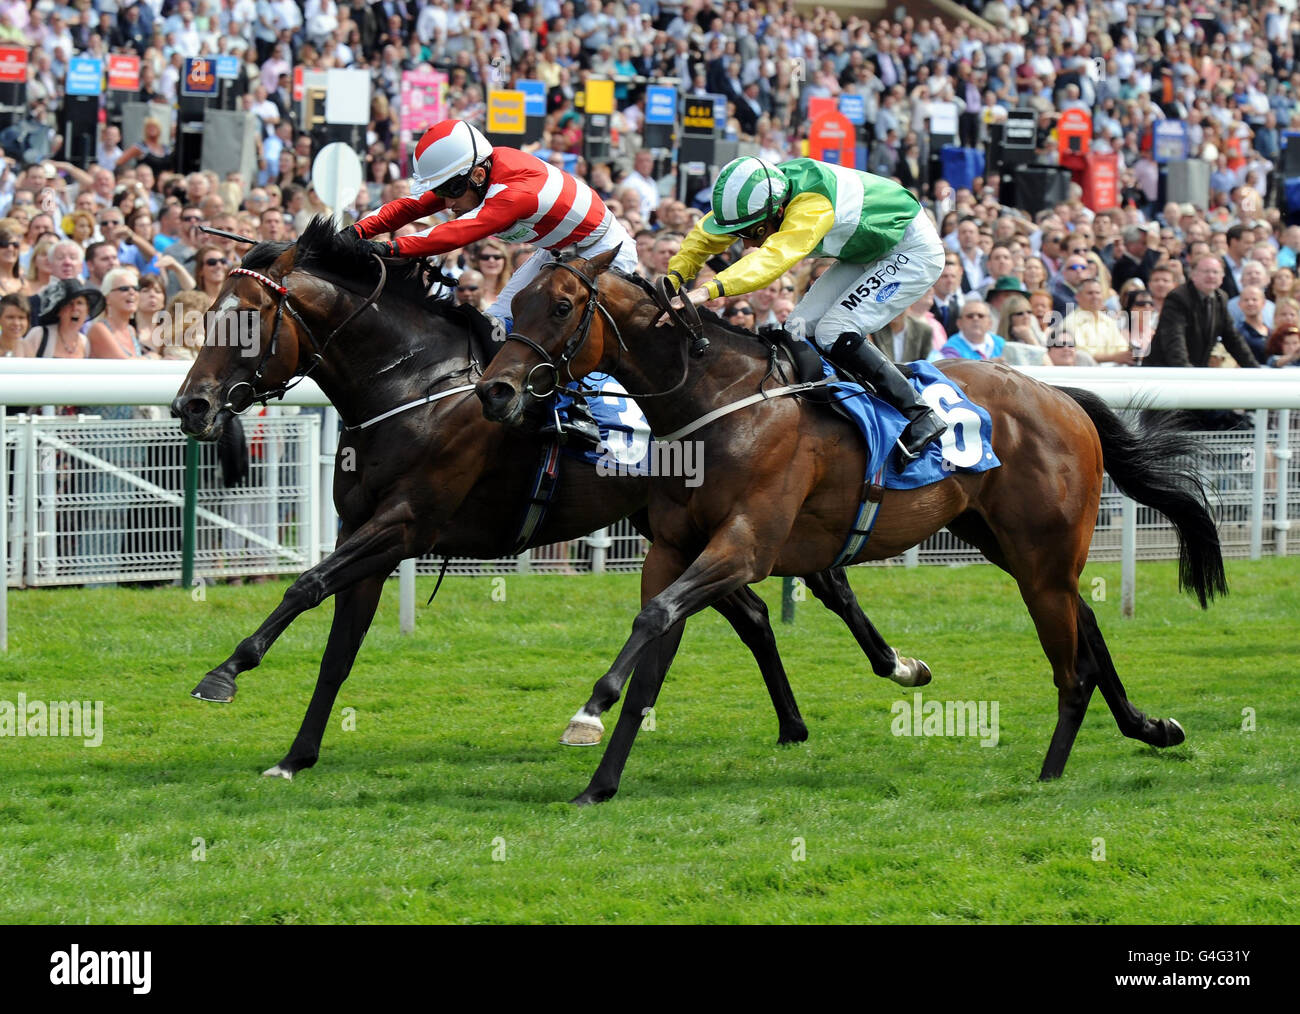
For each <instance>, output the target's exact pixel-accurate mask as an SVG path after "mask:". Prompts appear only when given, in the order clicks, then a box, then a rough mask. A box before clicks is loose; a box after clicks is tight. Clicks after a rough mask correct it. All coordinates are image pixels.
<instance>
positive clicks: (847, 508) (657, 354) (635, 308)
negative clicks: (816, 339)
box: [477, 254, 1227, 804]
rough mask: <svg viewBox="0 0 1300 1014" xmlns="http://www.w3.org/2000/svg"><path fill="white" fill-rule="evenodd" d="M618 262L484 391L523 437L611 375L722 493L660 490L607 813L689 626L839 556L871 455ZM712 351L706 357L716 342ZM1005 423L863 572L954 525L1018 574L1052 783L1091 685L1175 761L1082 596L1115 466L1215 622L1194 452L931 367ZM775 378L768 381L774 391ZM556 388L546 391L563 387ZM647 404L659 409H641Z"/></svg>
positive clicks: (884, 506)
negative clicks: (1044, 712) (987, 457)
mask: <svg viewBox="0 0 1300 1014" xmlns="http://www.w3.org/2000/svg"><path fill="white" fill-rule="evenodd" d="M612 260H613V257H612V255H609V256H607V255H603V254H602V255H600V256H597V257H593V258H591V259H590V260H582V259H580V258H574V259H570V260H567V261H563V262H560V261H556V262H553V263H551V264H548V265H546V268H548V269H550V270H543V271H542V272H540V273H539V275H538V276H537V278H536V279H535V280H534V281H533V282H532V283H530V284H529V285H528V286H527V287H526V288H524V289H523V290H522V291H520V293H519V294H518V295H517V296H516V297H515V300H514V327H515V332H514V333H513V334H512V335H510V336H509V337H508V339H507V346H506V348H505V349H503V350H502V351H501V352H500V353H498V355H497V356H496V357H495V358H494V359H493V361H492V363H491V365H490V366H489V367H488V369H487V370H486V371H485V372H484V375H483V377H482V379H481V380H480V381H479V382H478V385H477V390H478V395H479V398H480V400H481V401H482V403H483V409H484V412H485V414H486V415H487V417H488V418H489V419H493V420H497V421H502V422H505V423H507V424H509V425H513V426H516V427H521V426H524V425H526V420H527V417H526V414H525V409H526V407H527V405H528V404H529V403H530V402H531V401H532V400H534V399H535V398H538V397H544V396H545V394H546V388H547V387H548V386H550V383H553V382H555V378H560V377H565V378H568V377H572V378H580V377H583V376H585V375H587V374H588V373H591V372H593V371H597V370H598V371H601V372H604V373H609V374H611V375H613V376H614V377H615V378H616V379H618V380H619V381H620V383H621V384H622V385H623V388H624V389H625V390H626V391H628V393H629V395H630V396H631V397H633V398H639V401H638V403H639V404H640V405H641V406H642V408H643V410H644V411H645V414H646V418H647V420H648V421H649V423H650V428H651V431H652V432H654V433H655V434H677V433H678V432H679V431H683V430H688V429H689V428H690V427H691V426H692V425H697V426H699V427H700V428H699V429H698V430H696V434H697V438H698V439H702V441H703V444H704V448H703V454H704V460H705V462H706V463H707V476H708V478H707V480H706V481H705V482H703V483H701V484H697V485H696V486H694V487H691V486H688V485H687V484H685V482H684V481H683V480H682V479H681V478H673V477H671V476H659V477H657V478H656V479H655V482H654V485H653V487H652V490H651V494H650V503H649V510H650V524H651V525H652V526H653V528H654V531H655V534H656V539H655V542H654V544H653V546H652V547H651V548H650V551H649V554H648V555H647V557H646V560H645V565H644V567H643V570H642V580H641V598H642V603H643V609H642V611H641V612H640V614H638V616H637V617H636V620H635V621H634V622H633V624H632V633H631V636H630V637H629V638H628V639H627V641H626V643H625V644H624V645H623V648H622V650H621V651H620V652H619V654H618V656H617V658H616V659H615V660H614V663H613V664H612V666H611V667H610V669H609V671H608V672H607V673H606V674H605V675H604V676H603V677H601V679H600V680H599V681H597V683H596V689H595V692H594V693H593V695H592V699H593V700H594V701H597V702H598V703H600V704H602V705H605V706H608V705H610V704H612V703H613V702H614V701H615V700H617V698H618V696H619V694H620V693H621V691H622V689H623V686H624V684H625V683H626V682H627V680H628V679H629V678H630V677H631V675H632V670H633V666H634V664H635V663H638V662H641V661H644V660H645V659H646V658H647V657H649V655H648V654H647V653H653V654H654V655H655V663H656V664H655V665H654V666H653V667H651V666H649V665H638V666H637V668H636V678H635V679H634V680H633V683H632V687H631V689H630V690H629V694H628V699H627V701H626V702H625V703H624V706H623V709H622V712H621V713H620V716H619V719H618V724H617V726H616V728H615V731H614V735H613V736H612V737H611V739H610V741H609V744H608V746H607V747H606V750H605V753H604V755H603V757H602V759H601V762H600V765H599V767H598V768H597V770H596V772H595V774H594V776H593V777H592V779H591V782H590V784H589V785H588V786H587V788H586V790H585V791H584V792H582V793H581V794H580V795H579V796H577V797H576V798H575V799H574V800H573V802H575V803H580V804H582V803H593V802H600V801H603V800H606V799H609V798H610V797H611V796H613V795H614V793H615V792H616V791H617V790H618V784H619V779H620V777H621V775H622V771H623V767H624V765H625V764H626V762H627V758H628V754H629V753H630V751H631V748H632V743H633V740H634V739H635V737H636V732H637V726H638V723H639V721H640V719H639V716H640V715H641V714H642V712H643V709H645V708H648V707H652V706H653V705H654V703H655V701H656V699H657V697H658V694H659V691H660V687H661V686H662V683H663V679H664V674H665V667H664V665H663V663H664V662H667V661H671V652H670V651H662V650H660V651H658V652H655V648H656V646H657V645H662V644H663V643H664V639H666V640H667V642H668V643H669V644H670V645H671V644H673V643H676V639H678V638H680V631H681V627H682V625H683V624H684V623H685V621H686V618H687V617H689V616H690V615H692V614H693V613H695V612H697V611H698V610H700V609H701V608H703V607H704V606H706V605H708V604H709V603H711V602H713V601H715V600H716V599H717V598H718V597H719V596H722V595H727V594H730V593H732V592H734V591H735V590H736V589H738V588H741V587H744V586H745V585H746V584H749V583H752V582H754V581H759V580H762V579H763V578H765V577H767V576H768V575H770V574H794V573H799V572H801V571H804V570H808V569H810V568H818V567H826V566H829V565H830V564H831V562H832V561H833V560H835V559H836V557H837V554H838V552H839V551H840V549H841V547H842V546H843V545H844V544H845V539H846V535H847V534H848V532H849V530H850V527H851V526H852V524H853V523H854V519H855V517H856V516H857V512H858V510H859V507H860V505H861V503H862V499H863V493H864V473H865V462H866V452H865V448H864V447H863V441H862V439H861V437H860V436H859V435H858V433H857V431H856V429H855V428H853V427H852V426H851V424H849V423H848V422H847V421H845V420H843V419H841V418H839V417H838V416H836V415H833V414H832V413H830V412H828V411H826V410H825V409H824V408H823V407H820V406H816V405H813V404H810V403H809V402H808V401H805V400H801V399H796V398H794V397H782V398H769V399H765V400H754V402H753V403H752V404H749V405H748V406H746V407H744V408H743V409H741V410H739V411H735V412H732V413H730V414H724V415H719V411H720V410H721V409H722V407H723V406H727V405H730V404H733V403H736V402H739V401H741V400H742V399H745V398H746V397H748V396H753V395H755V394H756V393H757V392H759V391H760V390H762V389H763V388H764V385H765V384H767V386H768V389H770V388H771V387H772V386H773V385H774V384H775V383H776V380H775V379H774V377H773V373H774V369H773V365H774V363H775V362H776V360H775V359H774V358H773V356H774V350H773V349H772V347H771V345H770V343H769V342H766V341H762V340H759V339H757V337H756V336H755V335H753V334H750V333H748V332H744V331H740V330H738V329H736V328H732V327H730V326H728V325H724V324H722V323H721V321H720V320H718V319H717V318H716V317H715V316H713V315H712V314H706V315H705V319H704V320H703V321H700V322H699V324H698V325H697V327H696V328H695V329H694V330H695V331H696V333H695V335H694V337H693V341H692V342H691V349H690V352H689V353H688V351H687V344H686V341H685V339H686V338H687V337H688V335H687V334H686V333H685V332H684V331H683V330H682V327H681V323H682V322H680V321H677V322H676V324H675V325H674V326H673V327H672V328H665V327H661V326H660V327H657V326H656V323H657V322H658V320H659V318H660V317H661V316H662V315H663V313H664V312H666V311H668V310H669V309H670V307H669V306H668V305H667V304H666V303H665V302H664V301H663V300H662V299H661V298H656V293H655V292H654V291H653V290H652V289H651V288H650V286H649V285H648V283H646V282H644V281H642V280H640V279H634V278H631V277H629V276H625V275H622V274H621V273H619V272H617V271H614V270H611V269H610V264H611V262H612ZM710 345H711V347H710ZM936 365H938V366H939V369H940V370H941V371H942V373H943V374H944V375H945V377H947V378H948V379H950V380H951V381H952V382H953V383H954V384H957V385H960V386H961V387H962V388H964V389H965V392H966V394H967V396H968V397H969V398H970V399H971V400H972V401H974V402H975V403H976V404H978V405H981V406H983V408H984V409H986V410H987V411H988V413H989V415H990V416H991V417H992V423H993V428H992V440H993V450H994V452H995V453H996V455H997V457H998V458H999V459H1000V460H1001V463H1002V464H1001V467H997V468H993V469H991V470H989V471H985V472H981V473H978V474H969V473H962V472H956V471H950V472H948V473H947V477H946V478H944V479H943V480H942V481H940V482H937V483H935V484H933V485H929V486H923V487H921V488H919V489H913V490H888V491H886V492H885V493H884V495H883V498H882V500H881V502H880V503H879V507H878V513H877V514H876V520H875V527H874V529H873V531H872V533H871V536H870V539H869V541H868V542H867V543H866V544H865V547H862V548H860V549H859V551H858V554H857V555H856V557H855V559H856V560H859V561H861V560H880V559H886V558H889V557H892V556H894V555H896V554H898V553H901V552H903V551H904V550H906V549H908V548H909V547H911V546H914V545H916V544H917V543H919V542H921V541H922V540H923V539H925V538H927V537H928V536H930V535H932V534H933V533H935V532H937V531H938V530H939V529H940V528H943V527H945V526H946V527H947V528H948V529H949V530H950V531H951V532H953V534H955V535H956V536H958V537H959V538H961V539H963V540H964V541H966V542H968V543H970V544H971V545H973V546H975V547H976V548H977V549H979V550H980V551H981V552H982V553H983V554H984V555H985V556H986V557H987V558H988V559H989V560H990V561H992V562H993V563H995V564H997V565H998V566H999V567H1001V568H1002V569H1003V570H1005V571H1006V572H1007V573H1009V574H1010V575H1011V576H1012V577H1013V578H1015V580H1016V582H1017V584H1018V586H1019V590H1020V594H1021V597H1022V598H1023V599H1024V602H1025V605H1026V606H1027V607H1028V609H1029V612H1030V615H1031V616H1032V618H1033V621H1034V625H1035V628H1036V630H1037V633H1038V638H1039V641H1040V642H1041V644H1042V647H1043V651H1044V652H1045V653H1046V655H1047V659H1048V661H1049V662H1050V663H1051V667H1052V676H1053V679H1054V682H1055V684H1056V687H1057V723H1056V728H1055V731H1054V733H1053V735H1052V739H1051V743H1050V745H1049V746H1048V750H1047V755H1046V758H1045V759H1044V761H1043V766H1042V770H1041V772H1040V774H1039V777H1040V778H1041V779H1043V780H1047V779H1052V778H1057V777H1059V776H1060V775H1061V774H1062V772H1063V771H1064V768H1065V763H1066V760H1067V759H1068V757H1069V754H1070V748H1071V746H1072V745H1073V743H1074V739H1075V735H1076V734H1077V733H1078V730H1079V726H1080V724H1081V722H1082V721H1083V716H1084V714H1085V713H1086V711H1087V707H1088V702H1089V701H1090V699H1091V697H1092V693H1093V689H1094V688H1095V687H1100V688H1101V692H1102V694H1103V696H1104V697H1105V699H1106V703H1107V704H1108V705H1109V706H1110V709H1111V712H1112V713H1113V714H1114V716H1115V720H1116V722H1117V723H1118V725H1119V728H1120V731H1121V732H1122V733H1123V734H1124V735H1126V736H1130V737H1132V738H1134V739H1137V740H1140V741H1141V742H1143V743H1148V744H1150V745H1152V746H1156V747H1168V746H1173V745H1175V744H1178V743H1181V742H1182V741H1183V739H1184V738H1185V734H1184V732H1183V729H1182V727H1181V726H1180V725H1179V724H1178V723H1177V722H1176V721H1175V720H1173V719H1153V718H1149V717H1147V716H1146V715H1145V714H1143V713H1142V712H1141V711H1139V710H1138V709H1137V708H1136V707H1134V706H1133V704H1131V703H1130V702H1129V700H1128V697H1127V695H1126V694H1125V691H1124V687H1123V685H1122V684H1121V682H1120V679H1119V676H1118V674H1117V673H1116V671H1115V667H1114V665H1113V663H1112V661H1111V658H1110V653H1109V651H1108V650H1107V647H1106V642H1105V640H1104V639H1103V638H1102V635H1101V631H1100V630H1099V628H1098V626H1097V621H1096V618H1095V616H1094V615H1093V613H1092V610H1091V609H1090V608H1089V607H1088V604H1087V603H1086V602H1084V600H1083V599H1082V597H1081V596H1080V595H1079V575H1080V573H1081V572H1082V570H1083V567H1084V564H1085V562H1086V561H1087V558H1088V549H1089V544H1090V542H1091V538H1092V532H1093V528H1094V526H1095V523H1096V518H1097V510H1098V504H1099V500H1100V492H1101V482H1102V474H1103V468H1104V470H1105V471H1106V472H1109V473H1110V475H1111V478H1112V479H1113V480H1114V482H1115V484H1116V486H1118V487H1119V489H1120V490H1121V491H1122V492H1123V493H1125V494H1126V495H1128V496H1130V497H1132V498H1133V499H1134V500H1136V501H1137V502H1138V503H1141V504H1145V505H1146V506H1149V507H1153V508H1155V509H1156V510H1158V511H1159V512H1160V513H1161V514H1163V515H1164V516H1165V517H1166V518H1168V519H1169V520H1170V521H1171V522H1172V523H1173V525H1174V527H1175V529H1176V530H1177V532H1178V539H1179V561H1180V566H1179V583H1180V587H1183V588H1187V589H1190V590H1191V592H1192V593H1194V594H1195V595H1196V597H1197V599H1198V600H1199V602H1200V604H1201V606H1202V608H1204V607H1205V606H1206V605H1207V604H1208V601H1209V600H1210V599H1211V598H1213V597H1214V596H1215V595H1216V594H1222V593H1225V592H1226V591H1227V585H1226V581H1225V578H1224V573H1223V560H1222V556H1221V553H1220V549H1219V540H1218V532H1217V530H1216V529H1215V526H1214V521H1213V519H1212V518H1211V516H1210V513H1209V511H1208V509H1207V502H1206V493H1205V487H1204V484H1203V480H1202V478H1201V476H1200V475H1199V473H1198V472H1197V471H1196V470H1195V469H1194V468H1193V467H1192V466H1191V465H1190V464H1189V461H1188V456H1189V455H1190V453H1191V452H1192V450H1193V448H1194V444H1193V443H1192V441H1191V440H1190V439H1188V438H1187V437H1185V436H1182V435H1180V434H1178V433H1176V432H1171V431H1170V430H1168V429H1166V428H1163V427H1156V428H1154V429H1152V430H1148V431H1147V432H1144V433H1142V434H1138V433H1136V432H1134V431H1133V430H1131V429H1130V428H1129V427H1128V426H1127V424H1125V423H1124V421H1123V420H1122V419H1120V417H1119V416H1117V415H1116V414H1115V413H1114V412H1112V411H1111V410H1110V409H1109V408H1108V407H1107V406H1106V405H1105V403H1104V402H1102V401H1101V399H1099V398H1097V397H1095V396H1094V395H1092V394H1090V393H1088V392H1085V391H1078V390H1067V389H1060V388H1053V387H1051V386H1049V385H1047V384H1043V383H1040V382H1038V381H1036V380H1033V379H1032V378H1030V377H1028V376H1026V375H1024V374H1021V373H1017V372H1016V371H1015V370H1012V369H1010V368H1009V367H1006V366H1003V365H1001V364H991V363H980V362H972V361H957V360H952V361H945V362H943V363H942V364H936ZM769 381H771V383H769ZM548 382H549V383H548ZM647 394H654V395H657V396H655V397H646V395H647Z"/></svg>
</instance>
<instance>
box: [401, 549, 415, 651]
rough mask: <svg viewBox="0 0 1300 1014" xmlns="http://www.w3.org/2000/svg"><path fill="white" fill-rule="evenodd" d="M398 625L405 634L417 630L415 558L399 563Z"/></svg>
mask: <svg viewBox="0 0 1300 1014" xmlns="http://www.w3.org/2000/svg"><path fill="white" fill-rule="evenodd" d="M397 600H398V610H397V612H398V627H399V629H400V630H401V632H402V633H403V634H410V633H412V632H414V630H415V560H414V559H410V560H403V561H402V562H401V563H399V564H398V565H397Z"/></svg>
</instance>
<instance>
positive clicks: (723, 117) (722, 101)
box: [713, 95, 727, 133]
mask: <svg viewBox="0 0 1300 1014" xmlns="http://www.w3.org/2000/svg"><path fill="white" fill-rule="evenodd" d="M713 118H714V120H716V121H717V124H718V131H719V133H721V132H722V131H723V130H724V129H725V128H726V124H727V96H725V95H714V96H713Z"/></svg>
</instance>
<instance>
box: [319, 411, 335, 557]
mask: <svg viewBox="0 0 1300 1014" xmlns="http://www.w3.org/2000/svg"><path fill="white" fill-rule="evenodd" d="M320 447H321V453H320V462H319V467H320V493H321V497H320V540H321V545H320V548H321V553H322V554H324V553H332V552H334V544H335V543H336V542H337V541H338V535H339V516H338V512H337V511H335V509H334V464H335V461H336V460H337V458H338V453H339V413H338V410H337V409H335V407H334V406H333V405H326V406H325V414H324V415H323V416H322V417H321V437H320Z"/></svg>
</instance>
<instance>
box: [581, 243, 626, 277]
mask: <svg viewBox="0 0 1300 1014" xmlns="http://www.w3.org/2000/svg"><path fill="white" fill-rule="evenodd" d="M618 250H619V248H618V247H614V249H612V250H606V251H605V252H604V253H603V254H597V255H596V256H595V257H593V258H592V259H591V260H589V261H587V277H589V278H591V279H592V280H593V281H594V280H595V279H596V278H598V277H599V276H601V275H603V274H604V273H605V272H606V271H608V270H609V266H610V265H611V264H613V263H614V258H615V257H617V256H618Z"/></svg>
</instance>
